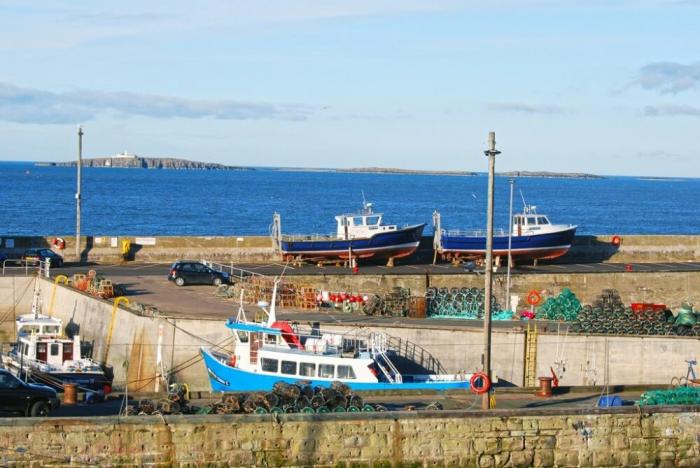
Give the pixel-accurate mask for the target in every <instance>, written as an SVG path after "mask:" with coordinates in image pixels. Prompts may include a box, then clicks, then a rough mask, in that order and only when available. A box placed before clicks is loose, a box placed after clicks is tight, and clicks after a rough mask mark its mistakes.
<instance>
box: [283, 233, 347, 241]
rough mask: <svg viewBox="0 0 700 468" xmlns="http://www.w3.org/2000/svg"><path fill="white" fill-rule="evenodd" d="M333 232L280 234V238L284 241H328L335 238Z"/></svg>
mask: <svg viewBox="0 0 700 468" xmlns="http://www.w3.org/2000/svg"><path fill="white" fill-rule="evenodd" d="M337 238H338V236H337V235H336V234H335V233H330V234H282V240H283V241H285V242H301V241H328V240H333V239H337Z"/></svg>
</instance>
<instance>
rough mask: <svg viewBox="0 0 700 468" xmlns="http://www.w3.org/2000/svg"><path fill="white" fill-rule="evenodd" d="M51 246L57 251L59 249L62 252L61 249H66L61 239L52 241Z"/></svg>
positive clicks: (64, 242)
mask: <svg viewBox="0 0 700 468" xmlns="http://www.w3.org/2000/svg"><path fill="white" fill-rule="evenodd" d="M52 244H53V246H54V247H56V248H58V249H60V250H63V249H65V248H66V241H64V240H63V239H61V238H60V237H57V238H55V239H54V240H53V242H52Z"/></svg>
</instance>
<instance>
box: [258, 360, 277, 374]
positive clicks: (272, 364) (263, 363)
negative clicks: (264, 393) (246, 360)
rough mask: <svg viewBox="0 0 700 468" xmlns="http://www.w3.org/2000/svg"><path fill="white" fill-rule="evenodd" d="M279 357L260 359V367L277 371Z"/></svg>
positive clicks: (269, 370) (264, 369)
mask: <svg viewBox="0 0 700 468" xmlns="http://www.w3.org/2000/svg"><path fill="white" fill-rule="evenodd" d="M278 363H279V361H277V359H270V358H262V359H261V360H260V368H261V369H262V370H263V371H265V372H277V367H278V366H277V364H278Z"/></svg>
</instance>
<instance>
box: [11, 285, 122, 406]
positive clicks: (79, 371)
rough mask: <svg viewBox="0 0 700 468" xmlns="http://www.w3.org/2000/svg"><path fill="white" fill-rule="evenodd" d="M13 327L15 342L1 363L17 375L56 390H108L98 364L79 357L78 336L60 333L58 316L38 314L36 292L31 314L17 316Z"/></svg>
mask: <svg viewBox="0 0 700 468" xmlns="http://www.w3.org/2000/svg"><path fill="white" fill-rule="evenodd" d="M16 326H17V342H16V343H15V344H14V345H13V347H12V349H11V350H10V352H8V353H7V354H6V355H4V356H2V363H3V364H4V365H5V367H7V368H8V369H9V370H10V371H11V372H13V373H14V374H15V375H17V377H19V378H21V379H22V380H28V381H31V382H34V383H38V384H43V385H48V386H50V387H52V388H54V389H56V390H59V391H62V390H63V386H64V385H65V384H67V383H72V384H75V385H76V386H77V387H78V388H79V389H80V390H83V391H94V392H102V393H105V394H107V393H110V392H111V391H112V381H111V379H110V378H108V377H107V375H105V372H104V369H103V368H102V366H100V364H99V363H97V362H95V361H93V360H92V359H90V358H88V357H84V356H83V353H82V351H81V348H82V346H81V341H80V336H79V335H77V334H75V335H73V336H72V338H68V337H66V336H64V335H63V322H62V321H61V320H60V319H57V318H55V317H50V316H47V315H42V314H41V301H40V298H39V293H38V291H37V292H35V293H34V300H33V302H32V313H30V314H24V315H20V316H19V317H17V319H16Z"/></svg>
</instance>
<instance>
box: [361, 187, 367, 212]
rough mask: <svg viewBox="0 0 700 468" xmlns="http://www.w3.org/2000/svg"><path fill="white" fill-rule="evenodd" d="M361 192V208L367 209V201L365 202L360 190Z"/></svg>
mask: <svg viewBox="0 0 700 468" xmlns="http://www.w3.org/2000/svg"><path fill="white" fill-rule="evenodd" d="M360 191H361V192H362V208H364V209H367V200H365V191H364V189H363V190H360Z"/></svg>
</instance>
